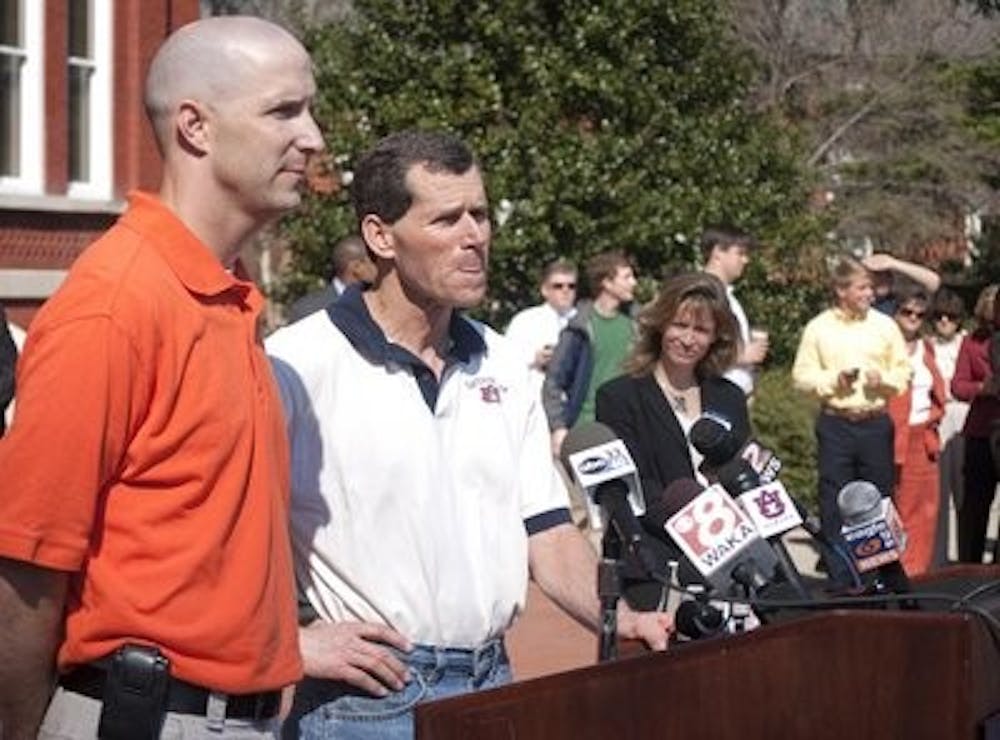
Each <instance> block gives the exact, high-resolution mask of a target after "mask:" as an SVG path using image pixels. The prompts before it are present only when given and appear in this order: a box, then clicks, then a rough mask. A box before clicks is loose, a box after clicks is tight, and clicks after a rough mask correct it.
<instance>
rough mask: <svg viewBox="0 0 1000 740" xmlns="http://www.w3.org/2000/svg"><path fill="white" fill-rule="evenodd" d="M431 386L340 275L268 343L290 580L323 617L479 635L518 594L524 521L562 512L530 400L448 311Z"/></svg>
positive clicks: (525, 388)
mask: <svg viewBox="0 0 1000 740" xmlns="http://www.w3.org/2000/svg"><path fill="white" fill-rule="evenodd" d="M450 335H451V339H452V348H451V352H450V353H449V359H448V363H447V366H446V369H445V371H444V374H443V376H442V381H441V383H440V386H438V384H437V381H436V379H435V378H434V376H433V374H432V373H431V372H430V370H429V369H428V368H427V367H426V366H425V365H423V363H422V362H420V360H418V359H417V358H416V357H414V356H413V355H412V354H411V353H409V352H408V351H407V350H405V349H403V348H402V347H399V346H398V345H395V344H391V343H389V342H387V340H386V338H385V336H384V334H383V333H382V331H381V329H380V328H379V327H378V326H377V325H376V324H375V322H374V321H373V320H372V318H371V316H370V315H369V313H368V310H367V308H366V306H365V304H364V301H363V300H362V298H361V291H360V290H359V289H358V288H356V287H355V288H351V289H349V290H348V291H347V292H346V293H345V295H344V296H342V297H341V299H340V300H339V301H338V302H337V303H335V304H333V305H332V306H331V307H330V308H329V309H328V310H326V311H319V312H317V313H315V314H312V315H311V316H307V317H306V318H304V319H302V320H301V321H298V322H296V323H295V324H292V325H290V326H288V327H286V328H284V329H281V330H279V331H277V332H275V334H273V335H272V336H271V337H270V338H269V339H268V340H267V342H266V346H267V351H268V353H269V354H270V355H271V358H272V365H273V367H274V370H275V375H276V377H277V379H278V384H279V387H280V389H281V394H282V400H283V402H284V404H285V409H286V413H287V421H288V433H289V439H290V442H291V450H292V511H291V520H292V541H293V547H294V551H295V561H296V576H297V580H298V582H299V586H300V590H302V591H303V592H304V594H305V595H306V597H307V598H308V600H309V602H310V604H311V605H312V606H313V608H314V609H315V610H316V611H317V613H318V614H319V616H320V617H321V618H323V619H327V620H331V621H348V620H355V621H357V620H360V621H366V622H376V623H381V624H386V625H389V626H391V627H393V628H394V629H396V630H397V631H399V632H401V633H402V634H404V635H406V636H407V637H408V638H409V639H410V640H412V641H413V642H416V643H423V644H431V645H438V646H444V647H463V648H469V647H475V646H478V645H481V644H482V643H483V642H485V641H486V640H488V639H491V638H493V637H497V636H499V635H501V634H503V632H504V631H505V630H506V629H507V627H508V626H510V624H511V623H512V622H513V620H514V618H515V617H516V615H517V614H518V612H519V611H520V610H521V609H522V608H523V606H524V599H525V594H526V591H527V579H528V546H527V538H528V536H529V534H533V533H535V532H538V531H541V530H544V529H546V528H548V527H551V526H555V525H556V524H560V523H563V522H569V521H570V519H569V511H568V503H567V495H566V490H565V488H564V486H563V483H562V481H561V479H560V477H559V476H558V475H557V473H556V471H555V468H554V466H553V462H552V458H551V455H550V452H549V442H548V427H547V425H546V422H545V415H544V413H543V412H542V409H541V407H540V401H539V399H538V398H537V397H535V396H533V395H532V394H531V393H530V391H529V384H528V374H527V372H526V368H525V367H524V364H523V363H522V362H521V359H520V357H519V356H518V354H517V353H516V351H514V349H513V348H512V347H511V346H510V345H509V343H508V342H507V341H506V340H505V339H504V338H503V337H501V336H500V335H498V334H496V333H495V332H494V331H492V330H491V329H489V328H488V327H486V326H484V325H483V324H480V323H478V322H474V321H471V320H468V319H465V318H462V317H459V316H457V315H456V316H455V317H454V318H453V319H452V323H451V328H450Z"/></svg>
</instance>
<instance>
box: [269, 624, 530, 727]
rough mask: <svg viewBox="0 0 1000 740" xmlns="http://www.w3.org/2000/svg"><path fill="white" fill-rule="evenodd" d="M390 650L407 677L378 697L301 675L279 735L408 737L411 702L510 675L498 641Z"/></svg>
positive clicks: (459, 691) (483, 685) (481, 686)
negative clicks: (402, 684)
mask: <svg viewBox="0 0 1000 740" xmlns="http://www.w3.org/2000/svg"><path fill="white" fill-rule="evenodd" d="M394 652H396V651H394ZM396 654H397V655H398V656H399V658H400V660H402V661H403V662H404V663H406V664H407V666H408V667H409V669H410V682H409V683H408V684H407V685H406V687H405V688H403V690H402V691H398V692H396V693H394V694H390V695H389V696H386V697H384V698H379V697H375V696H371V695H369V694H367V693H366V692H364V691H362V690H360V689H357V688H354V687H352V686H349V685H348V684H345V683H343V682H340V681H327V680H323V679H316V678H306V679H305V680H304V681H303V682H302V683H300V684H299V686H298V687H297V689H296V692H295V705H294V706H293V707H292V712H291V716H289V718H288V719H287V720H285V725H284V729H283V734H284V737H285V738H302V740H320V739H321V738H322V739H324V740H325V739H327V738H336V739H337V740H410V738H412V737H413V736H414V732H415V730H414V725H413V708H414V707H415V706H416V705H417V704H420V703H421V702H426V701H432V700H434V699H443V698H445V697H448V696H457V695H459V694H467V693H469V692H471V691H478V690H480V689H488V688H493V687H495V686H503V685H504V684H507V683H510V681H511V677H512V676H511V670H510V660H509V659H508V658H507V651H506V650H505V649H504V645H503V641H502V640H493V641H491V642H488V643H486V644H485V645H483V646H482V647H479V648H476V649H475V650H461V649H456V648H436V647H432V646H429V645H417V646H415V647H414V648H413V651H412V652H410V653H399V652H397V653H396Z"/></svg>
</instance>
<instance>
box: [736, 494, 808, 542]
mask: <svg viewBox="0 0 1000 740" xmlns="http://www.w3.org/2000/svg"><path fill="white" fill-rule="evenodd" d="M739 501H740V506H742V507H743V511H745V512H746V513H747V516H749V517H750V519H751V520H752V521H753V523H754V526H756V527H757V531H758V532H760V535H761V537H764V538H769V537H774V536H775V535H781V534H784V533H785V532H787V531H788V530H790V529H794V528H795V527H797V526H799V525H800V524H802V517H801V516H800V515H799V511H798V509H797V508H796V506H795V502H794V501H792V497H791V496H789V495H788V491H787V490H785V484H784V483H782V482H781V481H780V480H775V481H772V482H770V483H766V484H764V485H762V486H758V487H757V488H753V489H751V490H749V491H747V492H746V493H743V494H740V498H739Z"/></svg>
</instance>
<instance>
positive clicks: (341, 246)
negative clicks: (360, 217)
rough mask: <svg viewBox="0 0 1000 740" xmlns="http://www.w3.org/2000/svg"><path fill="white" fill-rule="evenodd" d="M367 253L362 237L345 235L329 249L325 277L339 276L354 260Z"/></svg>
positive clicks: (329, 278)
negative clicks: (327, 267)
mask: <svg viewBox="0 0 1000 740" xmlns="http://www.w3.org/2000/svg"><path fill="white" fill-rule="evenodd" d="M367 255H368V247H367V246H366V245H365V241H364V239H362V238H361V237H360V236H357V235H356V234H351V235H350V236H345V237H344V238H343V239H341V240H340V241H339V242H337V243H336V244H334V245H333V249H332V250H331V251H330V274H329V275H327V279H328V280H333V279H334V278H335V277H340V276H341V275H343V274H344V272H346V270H347V268H348V266H349V265H350V264H351V263H352V262H354V260H358V259H362V258H363V257H365V256H367Z"/></svg>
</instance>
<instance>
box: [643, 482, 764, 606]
mask: <svg viewBox="0 0 1000 740" xmlns="http://www.w3.org/2000/svg"><path fill="white" fill-rule="evenodd" d="M646 518H647V519H648V520H650V521H651V523H655V524H659V525H661V526H662V527H663V528H664V530H665V531H666V533H667V535H668V536H669V537H670V538H671V539H672V540H673V541H674V542H675V543H676V544H677V546H678V547H680V549H681V551H682V552H683V553H684V554H685V555H686V556H687V558H688V560H690V561H691V563H692V564H693V565H694V567H695V568H696V569H697V570H698V572H699V573H700V574H701V577H702V578H703V579H704V580H705V581H706V582H707V583H708V584H709V585H711V586H712V587H713V588H715V589H717V590H718V591H721V592H723V593H727V592H730V593H731V592H732V591H734V586H736V585H739V586H741V587H742V588H743V590H744V592H746V593H747V594H750V595H755V594H756V593H757V592H758V591H760V590H761V589H762V588H763V587H764V586H766V585H768V583H770V577H769V576H770V574H772V573H773V572H774V568H775V566H776V565H777V558H776V557H775V555H774V551H773V550H771V548H770V547H768V546H767V544H766V543H765V542H764V541H763V540H762V539H761V538H760V536H759V535H758V534H757V530H756V529H755V528H754V526H753V522H751V521H750V519H749V518H748V517H747V516H746V515H745V514H744V513H743V512H742V511H741V510H740V508H739V506H737V505H736V502H734V501H733V500H732V499H731V498H730V497H729V495H728V494H727V493H726V492H725V490H724V489H723V488H722V487H721V486H718V485H713V486H710V487H708V488H705V489H702V487H701V486H700V485H698V483H697V482H695V481H693V480H691V479H689V478H688V479H680V480H676V481H674V482H673V483H671V484H670V485H669V486H667V488H666V489H665V490H664V495H663V498H662V505H659V506H657V508H656V509H655V510H652V511H650V512H648V513H647V515H646Z"/></svg>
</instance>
